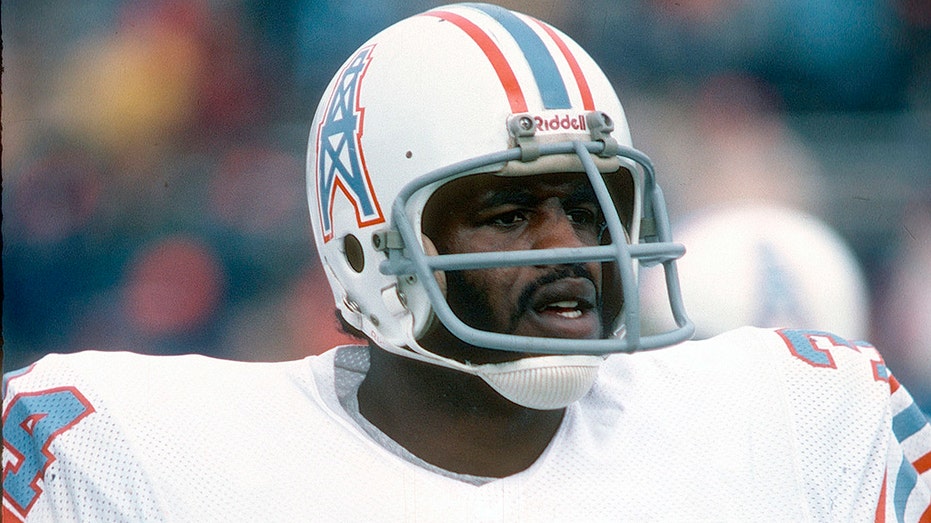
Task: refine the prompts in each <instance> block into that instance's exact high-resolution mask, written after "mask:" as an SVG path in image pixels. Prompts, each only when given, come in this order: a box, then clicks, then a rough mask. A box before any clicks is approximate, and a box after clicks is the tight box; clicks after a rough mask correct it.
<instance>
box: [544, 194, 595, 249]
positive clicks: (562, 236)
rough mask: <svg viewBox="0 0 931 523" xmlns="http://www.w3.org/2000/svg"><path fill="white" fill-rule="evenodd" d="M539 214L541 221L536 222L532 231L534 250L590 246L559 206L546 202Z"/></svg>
mask: <svg viewBox="0 0 931 523" xmlns="http://www.w3.org/2000/svg"><path fill="white" fill-rule="evenodd" d="M540 214H541V219H540V220H538V221H537V224H536V227H535V229H536V230H535V231H534V232H535V234H534V241H533V248H534V249H555V248H560V247H562V248H565V247H570V248H571V247H586V246H590V245H592V243H591V242H589V241H587V240H586V239H585V238H584V233H583V232H582V231H581V230H579V229H578V228H577V227H576V225H575V224H573V223H572V221H571V220H570V219H569V216H568V215H567V214H566V211H565V209H563V207H562V205H561V204H556V205H554V204H551V203H550V202H547V205H545V206H543V210H542V212H541V213H540Z"/></svg>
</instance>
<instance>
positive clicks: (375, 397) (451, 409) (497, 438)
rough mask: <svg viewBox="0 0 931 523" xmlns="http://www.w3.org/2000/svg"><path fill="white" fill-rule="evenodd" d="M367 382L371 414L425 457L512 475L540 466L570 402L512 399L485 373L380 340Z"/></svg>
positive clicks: (481, 472) (362, 390)
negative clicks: (402, 352)
mask: <svg viewBox="0 0 931 523" xmlns="http://www.w3.org/2000/svg"><path fill="white" fill-rule="evenodd" d="M369 352H370V360H371V365H370V367H369V371H368V373H367V374H366V377H365V380H364V381H363V382H362V385H361V386H360V387H359V410H360V412H361V413H362V415H363V416H365V418H366V419H368V420H369V421H370V422H372V424H374V425H375V426H376V427H378V428H379V429H380V430H381V431H382V432H384V433H385V434H387V435H388V436H389V437H390V438H392V439H393V440H395V441H396V442H398V443H399V444H400V445H401V446H403V447H404V448H406V449H407V450H409V451H410V452H411V453H413V454H414V455H416V456H418V457H419V458H421V459H423V460H424V461H427V462H428V463H431V464H433V465H436V466H438V467H440V468H443V469H446V470H449V471H451V472H456V473H460V474H471V475H475V476H487V477H504V476H508V475H511V474H515V473H517V472H520V471H522V470H524V469H526V468H528V467H529V466H530V465H532V464H533V463H534V462H535V461H536V460H537V458H539V457H540V454H542V453H543V451H544V450H545V449H546V447H547V445H549V442H550V441H551V440H552V438H553V436H554V435H555V434H556V431H557V430H558V429H559V425H560V423H561V422H562V418H563V415H564V413H565V409H559V410H547V411H542V410H534V409H528V408H526V407H522V406H520V405H517V404H515V403H512V402H510V401H508V400H506V399H504V398H503V397H501V396H500V395H499V394H498V393H497V392H495V391H494V390H493V389H492V388H491V387H490V386H488V384H486V383H485V382H484V381H483V380H482V379H481V378H479V377H477V376H472V375H469V374H465V373H461V372H457V371H454V370H451V369H446V368H443V367H439V366H436V365H431V364H428V363H423V362H419V361H416V360H412V359H409V358H405V357H403V356H398V355H396V354H392V353H389V352H386V351H384V350H381V349H379V348H376V347H373V348H371V349H370V351H369Z"/></svg>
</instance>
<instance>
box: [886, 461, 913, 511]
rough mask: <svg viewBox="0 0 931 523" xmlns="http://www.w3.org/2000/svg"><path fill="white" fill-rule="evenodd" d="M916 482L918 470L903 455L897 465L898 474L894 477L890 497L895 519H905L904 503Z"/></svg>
mask: <svg viewBox="0 0 931 523" xmlns="http://www.w3.org/2000/svg"><path fill="white" fill-rule="evenodd" d="M917 483H918V471H916V470H915V468H914V467H912V464H911V463H909V461H908V460H907V459H905V458H904V457H903V458H902V464H901V465H899V474H898V475H897V476H896V479H895V493H894V495H893V498H892V502H893V506H895V518H896V520H898V521H905V505H906V504H907V503H908V497H909V496H910V495H911V493H912V490H913V489H914V488H915V484H917Z"/></svg>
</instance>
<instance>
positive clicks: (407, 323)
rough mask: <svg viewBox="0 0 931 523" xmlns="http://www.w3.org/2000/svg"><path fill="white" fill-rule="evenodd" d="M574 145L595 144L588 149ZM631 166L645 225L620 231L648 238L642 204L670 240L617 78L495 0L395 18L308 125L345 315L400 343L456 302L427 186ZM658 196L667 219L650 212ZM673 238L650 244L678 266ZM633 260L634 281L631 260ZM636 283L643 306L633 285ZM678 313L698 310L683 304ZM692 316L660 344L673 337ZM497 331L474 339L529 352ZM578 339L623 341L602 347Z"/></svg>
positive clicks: (327, 245)
mask: <svg viewBox="0 0 931 523" xmlns="http://www.w3.org/2000/svg"><path fill="white" fill-rule="evenodd" d="M575 143H578V144H584V146H583V148H582V149H581V151H582V152H578V151H575V150H574V147H575V146H574V145H573V144H575ZM554 144H556V145H559V144H562V145H565V146H566V147H562V148H561V149H560V148H559V147H556V148H555V149H553V150H554V151H556V150H558V153H556V152H552V151H550V149H548V147H549V146H551V145H554ZM554 147H555V146H554ZM567 147H568V148H567ZM586 148H587V149H586ZM548 151H550V152H548ZM585 151H588V152H585ZM592 151H594V152H593V153H592ZM501 153H507V154H504V155H502V154H501ZM583 153H584V154H583ZM590 153H591V154H590ZM515 154H516V156H515ZM495 155H498V156H495ZM583 156H584V157H585V158H582V157H583ZM476 158H484V159H485V160H483V161H475V160H474V159H476ZM587 164H590V165H589V166H588V167H586V165H587ZM457 166H458V167H457ZM621 167H623V168H626V169H627V170H629V171H630V172H632V173H634V175H633V176H634V178H635V186H636V195H635V199H636V200H637V201H636V202H635V203H634V204H633V209H634V214H635V218H634V219H628V220H627V221H629V222H632V223H629V224H628V225H627V230H626V231H624V232H621V231H620V230H615V233H619V232H620V234H617V235H614V236H613V237H615V238H618V237H624V235H625V233H626V234H631V236H632V237H633V243H637V241H638V238H639V236H640V234H639V230H640V217H641V215H645V217H646V218H647V219H648V220H649V221H650V223H651V224H652V223H654V222H655V223H656V227H655V229H657V230H658V231H659V235H658V236H654V237H657V238H659V239H660V241H665V242H669V241H670V240H669V238H668V230H667V229H668V227H667V226H666V225H665V224H666V219H665V214H664V213H665V210H664V208H663V205H664V204H662V197H661V193H659V191H658V187H655V184H654V182H653V179H652V167H651V166H650V165H649V159H648V158H646V156H644V155H642V153H639V152H638V151H636V150H634V149H633V148H632V144H631V139H630V132H629V129H628V127H627V121H626V118H625V116H624V111H623V109H622V107H621V104H620V102H619V101H618V98H617V96H616V94H615V92H614V89H613V88H612V86H611V84H610V82H609V81H608V79H607V78H606V76H605V75H604V73H603V72H602V71H601V69H600V68H599V67H598V66H597V65H596V64H595V62H594V61H593V60H592V59H591V57H590V56H589V55H588V54H587V53H586V52H585V51H584V50H582V48H581V47H579V46H578V45H577V44H576V43H575V42H574V41H573V40H571V39H570V38H569V37H567V36H566V35H564V34H563V33H561V32H560V31H558V30H556V29H554V28H553V27H551V26H549V25H547V24H545V23H543V22H541V21H539V20H536V19H534V18H531V17H529V16H526V15H523V14H520V13H515V12H512V11H509V10H506V9H503V8H500V7H497V6H491V5H485V4H457V5H451V6H445V7H439V8H436V9H433V10H430V11H427V12H425V13H422V14H420V15H417V16H413V17H411V18H408V19H405V20H403V21H401V22H398V23H397V24H395V25H393V26H391V27H389V28H387V29H385V30H384V31H382V32H381V33H379V34H378V35H376V36H374V37H373V38H371V39H370V40H369V41H367V42H366V43H365V44H363V45H362V46H361V47H360V48H359V49H358V50H356V52H354V53H353V54H352V56H351V57H350V58H349V59H348V60H347V61H346V62H345V63H344V64H343V66H342V67H341V68H340V69H339V71H338V72H337V73H336V75H335V77H334V78H333V80H332V81H331V82H330V84H329V86H328V87H327V89H326V91H325V93H324V95H323V97H322V100H321V102H320V104H319V106H318V108H317V112H316V115H315V117H314V121H313V125H312V128H311V131H310V143H309V147H308V155H307V194H308V200H309V203H310V215H311V221H312V225H313V232H314V240H315V243H316V247H317V250H318V253H319V255H320V257H321V260H322V262H323V267H324V269H325V271H326V274H327V277H328V279H329V283H330V286H331V288H332V290H333V295H334V298H335V301H336V305H337V307H338V308H339V311H340V313H341V314H342V316H343V318H344V319H345V320H346V321H347V322H348V323H349V324H351V325H352V326H354V327H355V328H357V329H359V330H360V331H362V332H363V333H364V334H365V335H367V336H368V337H370V338H371V339H372V340H373V341H374V342H375V343H376V344H377V345H379V346H381V347H383V348H386V349H388V350H393V351H398V350H400V349H399V348H410V347H412V346H416V345H417V343H416V339H417V338H418V337H419V336H420V335H421V334H422V333H423V331H424V330H425V329H426V327H427V326H428V325H429V324H430V322H431V321H432V319H433V318H434V317H435V315H437V316H439V317H440V318H441V319H443V317H444V316H443V314H442V311H441V310H440V309H442V308H443V307H442V306H443V305H444V304H445V301H444V300H443V299H442V296H441V295H440V291H439V290H438V289H437V288H436V283H435V280H434V279H433V277H432V274H433V272H434V271H436V270H438V269H437V268H436V266H434V265H429V266H428V265H427V263H428V262H427V261H425V260H434V259H440V258H443V256H428V255H429V254H431V253H430V247H429V245H428V246H426V247H425V246H424V242H423V238H422V234H421V223H420V222H421V215H422V212H423V208H424V205H425V204H426V201H427V199H428V198H429V196H430V195H431V194H432V193H433V191H435V190H436V188H437V187H438V186H440V185H441V184H442V183H445V182H448V181H450V180H452V179H454V178H457V177H460V176H464V175H467V174H473V173H476V172H496V173H500V174H502V175H509V176H511V175H532V174H539V173H547V172H566V171H568V172H587V173H589V176H590V178H591V177H593V176H596V177H599V176H600V175H599V172H600V173H607V172H612V173H613V172H616V171H618V169H619V168H621ZM603 185H604V184H603V183H602V186H603ZM645 195H646V197H647V198H649V202H647V203H646V204H645V205H644V204H641V203H640V202H641V201H642V199H643V198H644V197H645ZM657 198H658V201H659V203H658V204H655V203H653V202H654V200H655V199H657ZM609 201H610V200H609ZM654 207H658V208H659V209H658V210H657V213H658V214H659V215H660V216H657V217H654V216H653V214H652V212H653V209H654ZM615 214H616V212H615ZM611 223H612V222H610V221H609V227H610V226H611ZM616 224H617V228H620V227H622V226H621V225H620V221H617V222H616ZM652 229H654V227H652V226H651V230H652ZM664 235H665V236H664ZM670 245H672V244H670ZM606 248H607V247H606ZM672 250H673V251H676V252H677V253H678V254H668V255H666V256H665V257H663V256H657V255H656V254H655V252H658V251H657V249H653V250H652V251H651V252H654V254H653V255H651V256H653V258H652V259H654V260H655V261H660V262H663V263H664V264H667V265H669V266H672V264H673V261H672V260H673V259H674V258H675V257H677V256H678V255H681V252H680V251H681V249H678V250H677V249H676V248H672ZM614 251H616V252H617V254H616V256H615V257H614V258H611V259H615V260H617V261H618V262H619V263H620V262H624V263H626V264H627V265H628V266H630V265H632V264H631V256H632V255H635V254H636V253H633V254H632V253H631V252H629V250H628V249H627V246H626V245H623V246H617V247H613V251H612V252H614ZM601 259H602V260H604V258H601ZM484 266H488V265H487V264H486V265H484ZM673 270H674V266H673ZM621 272H622V273H624V274H626V276H627V280H628V281H627V282H626V285H627V286H629V287H633V288H634V289H635V288H636V281H635V277H634V275H633V273H634V271H633V269H629V270H626V271H625V270H621ZM622 276H623V274H622ZM622 279H623V278H622ZM631 296H632V298H631V300H628V302H632V303H630V305H631V306H632V307H634V309H636V293H635V292H634V293H632V294H631ZM440 302H444V303H440ZM443 323H444V324H447V321H446V320H445V319H443ZM620 323H623V320H618V324H620ZM680 323H681V324H682V325H687V323H688V322H687V320H686V319H685V318H684V314H683V315H682V319H681V321H680ZM447 326H448V327H449V325H448V324H447ZM689 328H690V326H686V328H684V329H679V330H678V332H677V333H676V336H675V340H674V339H673V338H668V339H663V340H657V341H656V342H655V343H654V345H655V346H659V345H661V344H667V345H668V344H671V343H674V342H675V341H676V340H679V339H682V338H683V337H685V336H687V334H688V333H687V332H685V331H687V330H689ZM451 330H452V331H453V332H454V333H455V332H456V331H455V329H451ZM630 330H631V327H630V325H628V326H627V331H628V332H630ZM460 337H461V336H460ZM483 339H484V338H483ZM527 339H528V340H543V339H542V338H527ZM634 340H635V342H637V343H634V344H633V345H632V346H631V348H630V350H636V349H637V348H638V347H639V343H638V342H639V338H637V337H634ZM470 341H472V340H470ZM498 341H499V340H498V338H495V337H494V336H492V337H491V341H487V340H486V341H482V340H477V341H475V342H474V343H475V344H477V345H480V346H484V347H489V348H497V349H502V350H518V348H517V345H515V344H514V343H504V344H503V345H502V344H500V343H498ZM561 341H562V342H563V343H561V344H560V343H556V345H552V346H544V345H546V343H542V344H541V343H538V342H537V341H531V342H530V343H531V345H532V346H529V347H528V346H521V349H520V350H523V351H527V352H534V351H537V352H540V353H550V354H563V353H567V352H569V353H571V352H573V351H572V350H566V349H567V347H566V343H565V342H566V341H567V340H561ZM601 341H605V340H601ZM623 349H624V350H627V347H623ZM581 350H582V352H587V353H600V352H612V351H616V350H618V349H617V348H616V347H615V348H614V349H611V348H609V347H608V345H605V344H602V346H599V347H597V348H595V349H592V348H588V349H581Z"/></svg>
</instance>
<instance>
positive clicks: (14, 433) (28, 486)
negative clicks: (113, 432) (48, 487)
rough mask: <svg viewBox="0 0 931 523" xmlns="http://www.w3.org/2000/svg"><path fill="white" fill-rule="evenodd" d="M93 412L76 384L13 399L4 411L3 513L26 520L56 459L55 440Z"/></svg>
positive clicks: (17, 396) (20, 395)
mask: <svg viewBox="0 0 931 523" xmlns="http://www.w3.org/2000/svg"><path fill="white" fill-rule="evenodd" d="M92 412H94V407H93V406H91V404H90V402H89V401H87V399H86V398H85V397H84V396H83V395H82V394H81V393H80V392H79V391H78V390H77V389H75V388H74V387H61V388H56V389H49V390H42V391H36V392H25V393H20V394H17V395H16V396H14V397H13V398H12V399H11V400H10V403H9V406H8V407H7V409H6V411H5V412H4V413H3V512H4V516H8V515H12V516H13V517H16V518H17V519H24V518H25V516H26V515H27V514H28V513H29V511H30V510H32V507H33V506H34V505H35V503H36V501H38V499H39V496H40V495H41V494H42V482H43V481H44V478H45V471H46V470H47V469H48V467H49V465H51V464H52V463H53V462H54V461H55V459H56V457H55V455H54V453H53V452H52V451H51V449H50V447H51V444H52V442H53V441H54V440H55V438H57V437H58V436H59V435H61V434H62V433H63V432H65V431H67V430H69V429H71V428H72V427H74V426H75V425H76V424H77V423H78V422H79V421H81V420H82V419H84V418H85V417H87V416H88V415H90V414H91V413H92ZM8 511H9V512H11V514H10V513H8ZM4 519H6V518H4Z"/></svg>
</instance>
